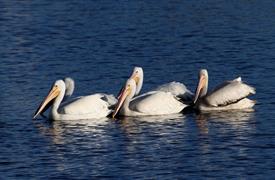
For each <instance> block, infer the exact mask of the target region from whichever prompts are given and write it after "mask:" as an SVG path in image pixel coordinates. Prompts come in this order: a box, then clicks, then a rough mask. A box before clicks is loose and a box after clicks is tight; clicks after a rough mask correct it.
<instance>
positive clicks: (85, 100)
mask: <svg viewBox="0 0 275 180" xmlns="http://www.w3.org/2000/svg"><path fill="white" fill-rule="evenodd" d="M65 92H66V84H65V83H64V81H63V80H57V81H56V82H55V83H54V84H53V86H52V88H51V90H50V92H49V93H48V95H47V97H46V98H45V99H44V100H43V102H42V103H41V104H40V106H39V107H38V109H37V111H36V112H35V115H34V117H33V118H36V117H37V116H38V115H39V114H40V113H42V112H43V111H44V110H45V108H47V107H48V106H47V105H48V104H51V103H52V108H51V111H50V118H51V119H53V120H80V119H94V118H96V119H98V118H103V117H106V116H107V115H109V114H110V113H111V110H110V108H109V107H110V106H111V105H112V103H116V102H111V101H110V97H109V96H108V95H105V94H100V93H97V94H93V95H89V96H81V97H77V98H75V99H72V100H70V101H66V102H65V103H63V104H62V105H61V102H62V101H63V99H64V96H65ZM68 94H72V92H71V93H68ZM68 94H67V95H68Z"/></svg>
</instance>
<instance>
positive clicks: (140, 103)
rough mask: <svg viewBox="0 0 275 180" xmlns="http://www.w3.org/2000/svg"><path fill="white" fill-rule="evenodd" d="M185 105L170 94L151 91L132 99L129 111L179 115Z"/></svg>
mask: <svg viewBox="0 0 275 180" xmlns="http://www.w3.org/2000/svg"><path fill="white" fill-rule="evenodd" d="M186 106H187V105H185V104H183V103H181V102H180V101H179V100H178V99H177V98H176V97H175V96H174V95H173V94H172V93H170V92H163V91H151V92H148V93H146V94H144V95H141V96H138V97H136V98H134V99H133V100H132V101H131V102H130V109H131V110H134V111H137V112H140V113H143V114H146V115H161V114H172V113H179V112H180V111H182V110H183V109H184V108H185V107H186Z"/></svg>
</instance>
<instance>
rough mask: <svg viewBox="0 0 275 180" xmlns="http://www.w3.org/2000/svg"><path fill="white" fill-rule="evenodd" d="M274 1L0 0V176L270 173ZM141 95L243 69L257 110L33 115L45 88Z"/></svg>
mask: <svg viewBox="0 0 275 180" xmlns="http://www.w3.org/2000/svg"><path fill="white" fill-rule="evenodd" d="M274 17H275V3H274V1H269V0H267V1H256V0H253V1H246V0H241V1H239V0H233V1H202V0H201V1H200V0H199V1H185V2H183V1H178V0H173V1H146V0H141V1H131V2H130V1H122V0H119V1H43V0H38V1H19V0H18V1H1V2H0V63H1V64H0V65H1V66H0V80H1V86H0V102H1V108H0V178H1V179H56V178H60V179H63V178H72V179H91V178H95V177H101V178H111V177H113V178H123V177H124V178H139V179H143V178H144V179H174V178H227V179H228V178H234V179H243V178H244V179H265V178H271V179H272V178H274V172H275V130H274V128H275V119H274V117H275V111H274V110H275V97H274V94H275V92H274V89H275V65H274V62H275V21H274ZM136 65H138V66H142V67H143V69H144V73H145V79H144V86H143V90H142V92H146V91H147V90H150V89H151V88H154V87H156V86H157V85H160V84H163V83H166V82H170V81H174V80H176V81H180V82H183V83H184V84H185V85H186V86H187V87H188V88H189V89H191V90H192V91H194V90H195V87H196V84H197V81H198V80H197V78H198V77H197V74H198V70H199V69H200V68H207V69H208V72H209V77H210V79H209V83H210V84H209V86H210V89H211V88H213V87H215V86H216V85H217V84H218V83H221V82H223V81H225V80H230V79H233V78H236V77H237V76H242V78H243V80H244V81H245V82H248V83H249V84H250V85H252V86H254V87H256V88H257V94H256V95H254V96H252V97H251V98H252V99H256V100H257V102H258V103H257V105H256V106H255V111H254V112H227V113H226V112H224V113H222V112H220V113H211V114H194V113H191V114H185V115H177V116H167V117H150V118H121V119H119V120H118V121H114V120H112V119H108V120H102V121H73V122H52V121H48V120H46V119H43V118H42V117H39V118H38V119H37V120H32V115H33V113H34V112H35V110H36V108H37V106H38V105H39V103H40V102H41V100H42V99H43V98H44V96H45V95H46V94H47V92H48V90H49V88H50V86H51V84H52V83H53V82H54V81H55V80H57V79H61V78H64V77H67V76H70V77H72V78H74V79H75V81H76V90H75V95H74V96H80V95H87V94H91V93H95V92H105V93H112V94H117V93H118V91H119V90H120V87H121V85H122V84H123V83H124V82H125V80H126V78H127V77H128V76H129V74H130V73H131V71H132V68H133V67H134V66H136Z"/></svg>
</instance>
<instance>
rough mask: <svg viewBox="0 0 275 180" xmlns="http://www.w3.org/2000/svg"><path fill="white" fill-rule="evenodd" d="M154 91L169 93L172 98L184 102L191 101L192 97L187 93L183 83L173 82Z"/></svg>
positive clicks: (190, 93)
mask: <svg viewBox="0 0 275 180" xmlns="http://www.w3.org/2000/svg"><path fill="white" fill-rule="evenodd" d="M154 91H163V92H171V93H172V94H173V95H174V96H177V97H179V98H180V99H182V100H185V101H188V100H192V99H193V96H194V94H193V93H192V92H191V91H189V90H188V89H187V88H186V86H185V85H184V84H183V83H180V82H175V81H173V82H170V83H166V84H163V85H160V86H158V87H157V88H156V89H154Z"/></svg>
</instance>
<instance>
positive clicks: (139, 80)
mask: <svg viewBox="0 0 275 180" xmlns="http://www.w3.org/2000/svg"><path fill="white" fill-rule="evenodd" d="M130 79H133V80H134V81H135V82H136V92H135V95H138V94H139V92H140V90H141V88H142V84H143V69H142V67H135V68H134V70H133V73H132V75H131V77H130Z"/></svg>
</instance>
